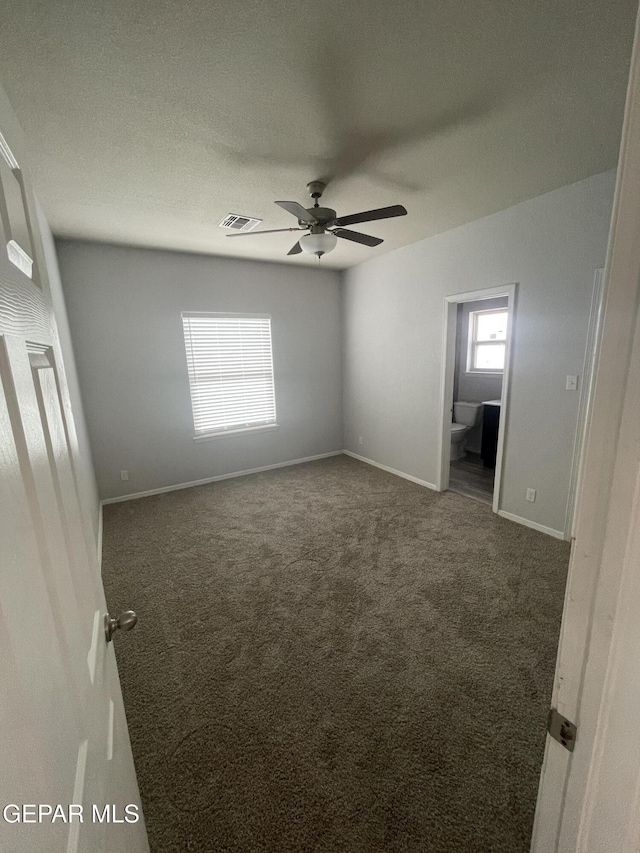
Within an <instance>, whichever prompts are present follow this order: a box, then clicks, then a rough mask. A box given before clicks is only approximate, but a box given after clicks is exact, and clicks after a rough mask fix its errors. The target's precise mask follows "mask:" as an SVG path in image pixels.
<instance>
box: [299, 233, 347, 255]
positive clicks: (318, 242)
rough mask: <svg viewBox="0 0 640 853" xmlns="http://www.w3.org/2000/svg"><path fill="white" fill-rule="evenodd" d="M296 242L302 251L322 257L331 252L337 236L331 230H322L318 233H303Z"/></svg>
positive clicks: (336, 241)
mask: <svg viewBox="0 0 640 853" xmlns="http://www.w3.org/2000/svg"><path fill="white" fill-rule="evenodd" d="M298 242H299V243H300V248H301V249H302V251H303V252H307V254H309V255H317V256H318V257H322V255H326V254H327V253H328V252H333V250H334V249H335V247H336V245H337V243H338V238H337V237H336V235H335V234H334V233H333V232H332V231H324V232H320V233H319V234H313V233H311V234H305V235H304V237H301V238H300V240H299V241H298Z"/></svg>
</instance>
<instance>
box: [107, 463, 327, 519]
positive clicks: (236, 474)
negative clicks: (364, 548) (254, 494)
mask: <svg viewBox="0 0 640 853" xmlns="http://www.w3.org/2000/svg"><path fill="white" fill-rule="evenodd" d="M343 452H344V451H342V450H332V451H331V453H318V454H317V455H316V456H305V458H304V459H290V460H289V461H288V462H277V463H276V464H275V465H263V466H262V467H261V468H248V469H247V470H246V471H234V472H233V473H232V474H219V475H218V476H217V477H206V478H205V479H204V480H193V481H192V482H191V483H178V484H177V485H175V486H162V487H161V488H160V489H149V490H148V491H146V492H134V493H133V494H131V495H121V496H120V497H118V498H105V500H103V501H102V506H104V505H105V504H117V503H121V502H122V501H134V500H137V499H138V498H148V497H151V495H161V494H164V492H175V491H177V490H178V489H190V488H191V487H192V486H205V485H206V484H207V483H217V482H219V481H220V480H231V479H233V478H234V477H246V476H247V475H248V474H260V473H261V472H262V471H272V470H273V469H274V468H287V467H288V466H289V465H300V464H302V463H303V462H315V460H316V459H327V458H328V457H329V456H340V455H342V453H343Z"/></svg>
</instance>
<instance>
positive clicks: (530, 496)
mask: <svg viewBox="0 0 640 853" xmlns="http://www.w3.org/2000/svg"><path fill="white" fill-rule="evenodd" d="M527 500H528V501H530V502H531V503H532V504H534V503H535V502H536V490H535V489H527Z"/></svg>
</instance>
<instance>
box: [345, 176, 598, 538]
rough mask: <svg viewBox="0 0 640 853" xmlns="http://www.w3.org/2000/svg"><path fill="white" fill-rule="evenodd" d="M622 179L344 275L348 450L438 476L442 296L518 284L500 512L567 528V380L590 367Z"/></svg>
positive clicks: (570, 396)
mask: <svg viewBox="0 0 640 853" xmlns="http://www.w3.org/2000/svg"><path fill="white" fill-rule="evenodd" d="M614 183H615V172H614V171H611V172H606V173H603V174H601V175H595V176H594V177H591V178H588V179H587V180H584V181H580V182H579V183H576V184H572V185H571V186H569V187H564V188H562V189H560V190H556V191H554V192H551V193H548V194H546V195H544V196H540V197H539V198H536V199H533V200H531V201H527V202H524V203H523V204H519V205H516V206H514V207H512V208H509V209H508V210H504V211H501V212H500V213H496V214H494V215H492V216H488V217H485V218H484V219H481V220H478V221H476V222H472V223H470V224H468V225H464V226H462V227H460V228H456V229H454V230H452V231H449V232H447V233H445V234H441V235H438V236H436V237H432V238H430V239H427V240H423V241H422V242H420V243H414V244H413V245H411V246H407V247H405V248H403V249H398V250H396V251H394V252H391V253H389V254H388V255H384V256H382V257H380V258H375V259H372V260H371V261H369V262H366V263H364V264H361V265H360V266H358V267H355V268H353V269H351V270H349V271H347V272H346V274H345V287H344V299H343V301H344V316H343V324H344V359H345V375H344V411H345V447H346V448H347V449H348V450H351V451H353V452H354V453H359V454H361V455H363V456H365V457H368V458H370V459H372V460H374V461H376V462H379V463H381V464H383V465H388V466H389V467H391V468H394V469H396V470H399V471H402V472H404V473H407V474H410V475H412V476H414V477H417V478H419V479H422V480H425V481H427V482H431V483H434V482H435V480H436V476H437V463H438V434H439V430H440V423H439V403H440V400H439V398H440V376H441V367H442V341H443V334H442V327H443V316H444V296H445V295H451V294H456V293H464V292H467V291H472V290H476V289H481V288H487V287H494V286H496V285H503V284H506V283H511V282H517V283H518V293H517V300H516V314H515V335H514V354H513V362H512V366H513V373H512V377H511V404H510V411H509V416H508V422H507V444H506V450H505V459H504V485H503V490H502V499H501V508H502V509H503V510H505V511H507V512H510V513H513V514H514V515H517V516H519V517H521V518H525V519H529V520H531V521H533V522H535V523H537V524H540V525H543V526H545V527H548V528H551V529H553V530H556V531H563V530H564V526H565V514H566V506H567V497H568V489H569V480H570V470H571V461H572V454H573V443H574V437H575V426H576V420H577V412H578V393H576V392H570V391H566V390H565V382H566V376H567V374H581V373H582V368H583V358H584V348H585V340H586V330H587V322H588V316H589V308H590V301H591V294H592V289H593V280H594V272H595V270H596V269H597V268H598V267H601V266H603V264H604V260H605V254H606V246H607V236H608V231H609V220H610V215H611V207H612V202H613V190H614ZM409 213H410V212H409ZM358 436H362V438H363V444H362V445H359V444H358ZM527 487H531V488H534V489H537V492H538V497H537V501H536V503H533V504H532V503H528V502H526V501H525V490H526V488H527Z"/></svg>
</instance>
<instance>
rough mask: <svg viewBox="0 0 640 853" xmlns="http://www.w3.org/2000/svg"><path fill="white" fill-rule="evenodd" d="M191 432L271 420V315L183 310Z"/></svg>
mask: <svg viewBox="0 0 640 853" xmlns="http://www.w3.org/2000/svg"><path fill="white" fill-rule="evenodd" d="M182 323H183V327H184V342H185V348H186V351H187V366H188V369H189V385H190V388H191V406H192V409H193V424H194V427H195V431H196V436H198V435H206V434H213V433H224V432H227V431H234V430H242V429H251V428H255V427H259V426H268V425H270V424H275V422H276V400H275V392H274V385H273V358H272V353H271V318H270V317H264V316H255V315H241V314H233V315H229V314H195V313H194V314H183V315H182Z"/></svg>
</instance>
